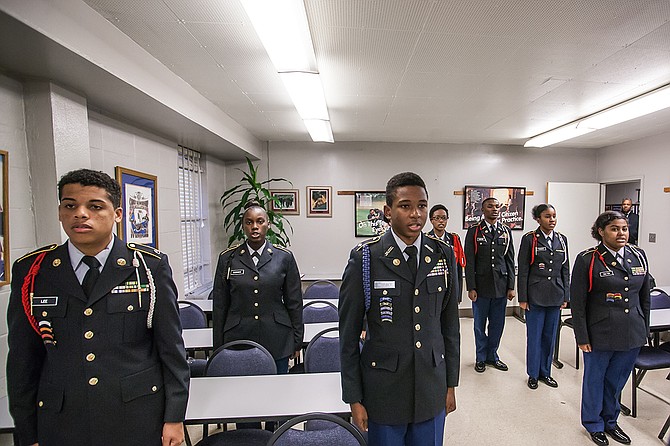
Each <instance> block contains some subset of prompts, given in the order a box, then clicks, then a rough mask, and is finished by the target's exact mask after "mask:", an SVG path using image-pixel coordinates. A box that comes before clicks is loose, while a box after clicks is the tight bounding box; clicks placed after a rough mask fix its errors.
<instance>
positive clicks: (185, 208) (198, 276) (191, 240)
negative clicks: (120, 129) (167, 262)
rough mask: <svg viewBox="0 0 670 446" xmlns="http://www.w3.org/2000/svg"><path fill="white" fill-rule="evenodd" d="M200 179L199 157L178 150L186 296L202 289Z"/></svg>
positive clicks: (187, 150) (189, 150)
mask: <svg viewBox="0 0 670 446" xmlns="http://www.w3.org/2000/svg"><path fill="white" fill-rule="evenodd" d="M201 179H202V169H201V167H200V153H199V152H196V151H195V150H191V149H188V148H186V147H182V146H179V210H180V219H181V246H182V262H183V265H184V292H185V293H187V294H188V293H189V292H192V291H194V290H196V289H198V288H200V287H202V286H203V282H204V278H203V271H204V260H203V255H202V244H203V241H202V229H203V228H204V227H205V221H204V214H203V208H202V181H201Z"/></svg>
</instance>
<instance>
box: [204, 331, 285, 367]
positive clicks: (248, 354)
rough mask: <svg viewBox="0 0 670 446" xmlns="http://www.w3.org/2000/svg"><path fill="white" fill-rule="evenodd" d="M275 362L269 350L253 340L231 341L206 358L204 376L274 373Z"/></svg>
mask: <svg viewBox="0 0 670 446" xmlns="http://www.w3.org/2000/svg"><path fill="white" fill-rule="evenodd" d="M276 373H277V364H276V363H275V360H274V358H272V355H271V354H270V352H269V351H267V350H266V349H265V347H263V346H262V345H260V344H258V343H256V342H254V341H246V340H241V341H232V342H228V343H226V344H224V345H222V346H221V347H219V348H218V349H216V351H215V352H214V353H213V354H212V356H210V358H209V359H208V360H207V367H205V376H250V375H275V374H276Z"/></svg>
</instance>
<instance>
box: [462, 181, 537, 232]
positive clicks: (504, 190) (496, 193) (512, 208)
mask: <svg viewBox="0 0 670 446" xmlns="http://www.w3.org/2000/svg"><path fill="white" fill-rule="evenodd" d="M464 197H465V203H464V210H463V229H468V228H469V227H470V226H475V225H477V224H479V222H480V221H482V219H483V218H484V216H483V215H482V202H483V201H484V200H485V199H486V198H489V197H493V198H497V199H498V201H499V202H500V220H499V221H500V222H501V223H504V224H506V225H507V226H509V228H510V229H512V230H519V231H522V230H523V225H524V210H525V207H526V188H525V187H507V186H465V194H464Z"/></svg>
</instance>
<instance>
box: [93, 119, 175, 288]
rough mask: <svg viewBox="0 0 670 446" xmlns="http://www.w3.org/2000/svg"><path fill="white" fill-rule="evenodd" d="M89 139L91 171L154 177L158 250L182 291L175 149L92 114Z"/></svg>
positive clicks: (152, 136) (165, 141)
mask: <svg viewBox="0 0 670 446" xmlns="http://www.w3.org/2000/svg"><path fill="white" fill-rule="evenodd" d="M89 137H90V144H91V168H92V169H95V170H101V171H103V172H105V173H107V174H108V175H110V176H112V177H114V176H115V168H116V166H122V167H126V168H128V169H132V170H137V171H140V172H144V173H148V174H151V175H156V176H157V177H158V180H157V181H158V248H159V249H160V250H161V251H163V252H164V253H166V254H167V255H168V257H169V259H170V266H172V273H173V277H174V280H175V283H176V284H177V289H178V290H181V289H183V282H184V281H183V275H184V269H183V266H182V257H181V256H182V251H181V233H180V228H179V186H178V167H177V145H176V144H175V143H174V142H170V141H167V140H163V139H161V138H158V137H156V136H154V135H152V134H150V133H147V132H145V131H143V130H140V129H137V128H134V127H132V126H131V125H128V124H125V123H122V122H119V121H118V120H115V119H112V118H109V117H106V116H104V115H101V114H99V113H95V112H90V113H89Z"/></svg>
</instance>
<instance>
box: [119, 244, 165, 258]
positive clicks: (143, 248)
mask: <svg viewBox="0 0 670 446" xmlns="http://www.w3.org/2000/svg"><path fill="white" fill-rule="evenodd" d="M126 246H128V249H132V250H133V251H139V252H141V253H142V254H149V255H150V256H152V257H156V258H157V259H160V258H161V254H162V252H160V251H159V250H157V249H156V248H153V247H151V246H147V245H143V244H141V243H134V242H133V243H128V244H127V245H126Z"/></svg>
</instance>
